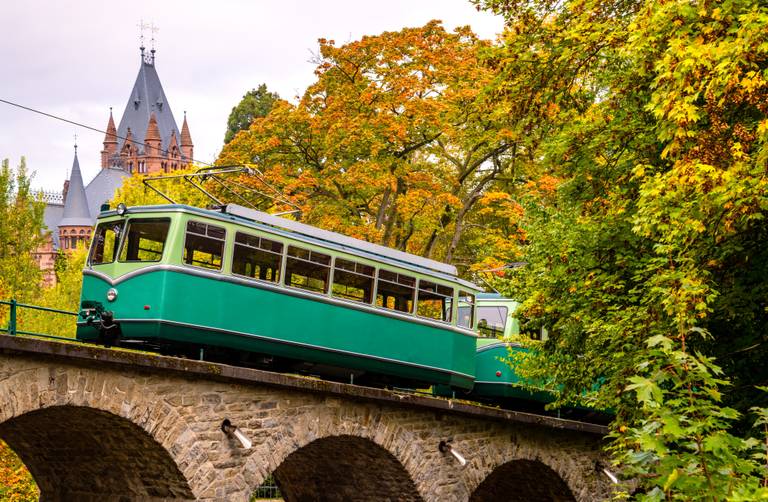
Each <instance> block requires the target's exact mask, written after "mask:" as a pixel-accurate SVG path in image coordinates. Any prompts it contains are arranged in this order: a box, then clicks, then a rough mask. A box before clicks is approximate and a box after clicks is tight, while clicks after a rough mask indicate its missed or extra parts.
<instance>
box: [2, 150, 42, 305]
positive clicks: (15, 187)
mask: <svg viewBox="0 0 768 502" xmlns="http://www.w3.org/2000/svg"><path fill="white" fill-rule="evenodd" d="M30 183H31V178H30V177H29V176H28V174H27V167H26V161H25V159H24V158H23V157H22V159H21V163H20V164H19V167H18V169H17V170H16V171H15V172H14V170H12V169H11V167H10V164H9V162H8V159H6V160H4V161H3V162H2V166H1V167H0V298H4V299H5V298H16V299H18V300H26V299H28V298H32V297H33V296H34V295H35V294H36V292H37V290H38V285H39V283H40V279H41V273H40V269H39V268H38V266H37V264H36V263H35V261H34V259H33V257H32V253H33V252H34V251H35V250H36V249H37V248H38V247H39V246H40V245H41V244H42V243H43V237H44V236H43V210H44V204H43V202H41V201H40V200H38V199H37V198H36V197H35V195H34V194H33V193H32V190H31V188H30Z"/></svg>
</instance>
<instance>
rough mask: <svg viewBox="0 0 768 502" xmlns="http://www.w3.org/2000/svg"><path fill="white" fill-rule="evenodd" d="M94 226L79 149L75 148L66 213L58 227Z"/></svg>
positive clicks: (65, 202) (65, 207)
mask: <svg viewBox="0 0 768 502" xmlns="http://www.w3.org/2000/svg"><path fill="white" fill-rule="evenodd" d="M92 224H93V222H92V221H91V212H90V210H89V208H88V198H87V197H86V195H85V186H84V185H83V176H82V174H80V162H78V160H77V147H75V160H74V162H72V174H70V176H69V189H68V190H67V199H66V200H65V201H64V212H63V214H62V218H61V221H59V224H58V226H60V227H67V226H73V227H89V226H91V225H92Z"/></svg>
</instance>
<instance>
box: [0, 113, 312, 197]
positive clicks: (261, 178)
mask: <svg viewBox="0 0 768 502" xmlns="http://www.w3.org/2000/svg"><path fill="white" fill-rule="evenodd" d="M0 103H5V104H7V105H10V106H15V107H16V108H20V109H22V110H26V111H28V112H32V113H37V114H38V115H42V116H44V117H48V118H51V119H54V120H59V121H61V122H66V123H68V124H72V125H74V126H77V127H82V128H83V129H88V130H90V131H94V132H98V133H102V134H105V135H106V134H110V133H108V132H107V131H105V130H103V129H99V128H98V127H93V126H90V125H88V124H83V123H82V122H77V121H75V120H70V119H68V118H65V117H61V116H59V115H54V114H52V113H48V112H44V111H42V110H38V109H36V108H32V107H30V106H25V105H22V104H20V103H16V102H14V101H9V100H7V99H3V98H0ZM113 136H114V137H115V138H117V139H120V140H123V141H128V142H130V143H132V144H134V145H141V146H143V145H144V143H142V142H140V141H137V140H134V139H131V138H127V137H124V136H120V135H118V134H117V133H115V134H113ZM160 151H161V152H162V153H164V154H166V155H167V154H168V153H170V152H169V150H166V149H163V148H161V149H160ZM189 161H190V162H194V163H196V164H201V165H205V166H209V167H217V166H216V165H215V164H212V163H210V162H205V161H202V160H198V159H194V158H191V157H190V158H189ZM249 167H250V166H249ZM251 169H252V170H253V171H255V173H254V177H255V178H256V179H258V180H259V181H260V182H261V183H262V184H263V185H264V186H266V187H267V188H269V189H270V190H272V191H273V192H274V193H275V194H276V195H277V199H280V201H281V202H282V203H283V204H288V205H291V206H294V207H298V206H296V204H295V203H294V202H293V201H291V200H290V199H289V198H287V197H286V196H285V194H284V193H283V192H282V191H280V190H279V189H278V188H276V187H274V186H273V185H272V184H270V183H269V182H267V181H266V180H265V179H264V174H263V173H262V172H261V171H260V170H259V169H257V168H256V167H251ZM217 181H218V182H219V183H221V181H219V180H217ZM230 183H234V184H237V185H238V186H240V187H241V188H244V189H247V190H251V191H254V192H256V193H258V194H260V195H263V196H265V197H267V198H270V199H275V197H272V196H270V195H268V194H265V193H263V192H260V191H259V190H256V189H255V188H249V187H246V186H245V185H242V184H239V183H236V182H233V181H230Z"/></svg>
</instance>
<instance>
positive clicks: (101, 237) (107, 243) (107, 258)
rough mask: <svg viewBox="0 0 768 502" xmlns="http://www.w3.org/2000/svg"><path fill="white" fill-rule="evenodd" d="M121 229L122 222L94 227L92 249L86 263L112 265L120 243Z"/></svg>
mask: <svg viewBox="0 0 768 502" xmlns="http://www.w3.org/2000/svg"><path fill="white" fill-rule="evenodd" d="M122 229H123V222H122V221H112V222H110V223H100V224H99V226H98V227H96V232H95V234H94V237H93V247H92V248H91V256H90V257H89V258H88V263H90V264H91V265H99V264H102V263H112V262H113V261H115V258H117V245H118V243H119V242H120V232H121V231H122Z"/></svg>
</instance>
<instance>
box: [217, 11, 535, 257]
mask: <svg viewBox="0 0 768 502" xmlns="http://www.w3.org/2000/svg"><path fill="white" fill-rule="evenodd" d="M487 47H489V43H488V42H486V41H482V40H478V39H477V37H476V36H475V35H474V34H473V33H472V32H471V31H470V30H469V29H468V28H459V29H457V30H456V31H455V32H454V33H449V32H446V31H445V30H444V29H443V27H442V26H441V25H440V23H439V22H437V21H433V22H430V23H428V24H427V25H425V26H423V27H419V28H406V29H403V30H401V31H398V32H386V33H382V34H380V35H376V36H366V37H363V38H362V39H361V40H359V41H355V42H350V43H348V44H346V45H343V46H336V44H335V43H334V42H333V41H332V40H324V39H321V40H320V51H319V54H318V56H317V59H316V63H317V69H316V71H315V73H316V75H317V81H316V82H315V83H314V84H312V85H311V86H310V87H309V88H308V89H307V91H306V92H305V94H304V96H303V97H302V99H301V101H300V102H299V103H298V104H297V105H295V106H294V105H291V104H289V103H286V102H279V103H277V104H276V105H275V107H274V108H273V109H272V111H271V112H270V113H269V115H267V116H266V117H264V118H262V119H257V120H255V121H254V123H253V124H252V125H251V128H250V129H249V131H248V132H247V133H242V134H240V135H238V136H237V137H236V138H235V139H234V140H233V141H232V142H230V143H229V144H228V145H226V147H225V148H224V151H223V152H222V154H221V156H220V158H219V159H218V163H219V164H234V163H251V164H255V165H257V166H258V167H259V168H260V169H261V170H263V172H264V180H259V182H258V183H257V184H256V185H255V186H261V188H263V187H264V185H263V181H266V182H268V183H269V184H270V185H272V186H274V187H277V188H278V190H279V191H280V192H282V193H284V194H285V195H286V197H288V198H289V199H290V200H291V201H292V203H293V204H294V205H295V206H298V207H300V208H301V218H302V219H303V221H306V222H308V223H311V224H315V225H318V226H321V227H324V228H328V229H330V230H336V231H340V232H343V233H347V234H350V235H353V236H356V237H360V238H363V239H367V240H370V241H374V242H379V243H382V244H384V245H388V246H392V247H395V248H398V249H402V250H406V251H409V252H413V253H417V254H421V255H425V256H430V257H434V258H437V259H443V260H446V261H448V262H454V263H457V264H459V265H463V266H465V267H467V266H469V265H471V264H473V263H475V262H477V261H478V257H477V256H475V254H474V252H473V249H472V248H469V247H467V246H464V245H463V243H464V242H465V241H466V240H468V239H469V238H474V239H478V238H480V236H481V235H482V234H483V231H482V229H481V228H480V225H477V224H476V223H477V222H475V220H474V218H475V215H476V207H477V204H478V202H479V201H481V200H482V199H483V196H484V194H485V193H486V192H487V191H489V190H491V188H492V186H493V185H494V183H496V181H497V179H498V178H499V177H500V176H502V175H504V174H508V173H510V172H511V171H513V169H515V168H516V166H517V165H518V164H519V163H520V159H521V158H522V157H523V156H521V151H523V150H524V145H523V141H519V140H517V139H516V135H515V133H513V132H511V131H506V132H505V131H502V132H501V133H500V134H499V132H500V130H501V129H502V127H503V125H504V124H507V123H508V121H509V118H508V117H509V115H508V114H507V113H504V111H499V112H498V113H497V112H496V110H495V109H494V108H493V107H492V106H491V103H490V102H489V101H487V100H486V96H484V95H483V93H482V92H481V91H482V88H483V86H484V85H485V84H488V83H490V81H491V80H492V79H493V77H494V71H493V69H492V68H490V67H489V66H487V65H485V64H483V62H482V61H481V60H480V54H481V52H482V51H483V50H485V49H486V48H487ZM255 186H254V187H255ZM270 205H273V207H274V209H277V210H285V209H293V207H290V206H288V207H286V206H285V204H283V203H281V202H277V203H275V202H267V201H265V204H264V207H265V208H270ZM457 253H458V254H457Z"/></svg>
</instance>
